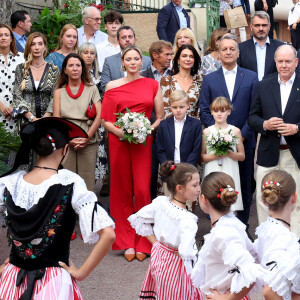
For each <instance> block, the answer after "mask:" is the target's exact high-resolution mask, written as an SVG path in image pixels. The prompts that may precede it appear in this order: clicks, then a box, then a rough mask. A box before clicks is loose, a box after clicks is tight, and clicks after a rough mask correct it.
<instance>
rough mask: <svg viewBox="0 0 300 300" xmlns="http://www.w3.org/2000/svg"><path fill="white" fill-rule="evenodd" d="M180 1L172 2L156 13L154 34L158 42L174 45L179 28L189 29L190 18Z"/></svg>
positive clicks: (174, 0)
mask: <svg viewBox="0 0 300 300" xmlns="http://www.w3.org/2000/svg"><path fill="white" fill-rule="evenodd" d="M181 2H182V0H172V1H171V2H170V3H169V4H167V5H166V6H164V7H163V8H162V9H161V10H160V11H159V13H158V17H157V26H156V32H157V35H158V38H159V39H160V40H165V41H168V42H170V43H172V44H173V43H174V38H175V35H176V32H177V31H178V30H179V29H180V28H185V27H188V28H190V17H189V16H188V14H187V12H186V10H185V9H184V8H183V7H182V5H181Z"/></svg>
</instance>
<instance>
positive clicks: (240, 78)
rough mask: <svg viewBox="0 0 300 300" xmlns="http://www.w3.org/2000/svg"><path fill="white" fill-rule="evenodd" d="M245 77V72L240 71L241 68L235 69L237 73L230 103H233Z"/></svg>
mask: <svg viewBox="0 0 300 300" xmlns="http://www.w3.org/2000/svg"><path fill="white" fill-rule="evenodd" d="M244 77H245V72H244V71H243V70H241V68H240V67H239V66H238V67H237V72H236V78H235V84H234V89H233V94H232V99H231V101H232V102H234V98H235V96H236V94H237V92H238V90H239V88H240V85H241V83H242V81H243V80H244Z"/></svg>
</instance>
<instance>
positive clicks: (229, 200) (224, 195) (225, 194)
mask: <svg viewBox="0 0 300 300" xmlns="http://www.w3.org/2000/svg"><path fill="white" fill-rule="evenodd" d="M237 197H238V196H237V192H236V191H235V190H234V189H233V188H232V187H227V188H224V189H223V190H222V191H221V197H220V198H221V202H222V204H223V205H224V206H225V207H230V206H231V205H232V204H234V203H235V202H236V200H237Z"/></svg>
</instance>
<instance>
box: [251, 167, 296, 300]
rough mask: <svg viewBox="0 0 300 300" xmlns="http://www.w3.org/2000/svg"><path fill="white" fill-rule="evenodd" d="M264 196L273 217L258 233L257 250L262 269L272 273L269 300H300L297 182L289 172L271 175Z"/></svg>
mask: <svg viewBox="0 0 300 300" xmlns="http://www.w3.org/2000/svg"><path fill="white" fill-rule="evenodd" d="M261 194H262V201H263V203H264V204H265V205H266V206H268V207H269V217H268V219H267V221H266V222H264V223H262V224H261V225H260V226H259V227H258V228H257V229H256V235H257V236H258V238H257V240H256V241H255V243H254V247H255V249H256V251H257V254H258V258H259V261H260V263H261V265H262V266H263V267H265V268H267V269H269V273H268V274H267V275H266V276H265V277H264V282H265V288H264V296H265V299H267V300H271V299H272V300H277V299H284V300H290V299H300V295H299V294H300V244H299V242H298V237H297V236H296V235H295V234H294V233H292V232H291V231H290V221H291V213H292V211H293V210H294V209H295V206H296V201H297V194H296V183H295V180H294V179H293V177H292V176H291V175H290V174H288V173H287V172H285V171H280V170H275V171H271V172H270V173H268V174H267V175H266V176H265V177H264V178H263V180H262V188H261Z"/></svg>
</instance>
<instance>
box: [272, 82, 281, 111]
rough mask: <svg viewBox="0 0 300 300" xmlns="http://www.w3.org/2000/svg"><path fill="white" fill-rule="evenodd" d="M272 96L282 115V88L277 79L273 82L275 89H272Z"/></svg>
mask: <svg viewBox="0 0 300 300" xmlns="http://www.w3.org/2000/svg"><path fill="white" fill-rule="evenodd" d="M272 94H273V97H274V99H275V103H276V106H277V108H278V111H279V112H280V114H281V115H282V109H281V97H280V86H279V83H278V80H277V77H276V80H274V81H273V88H272Z"/></svg>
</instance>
